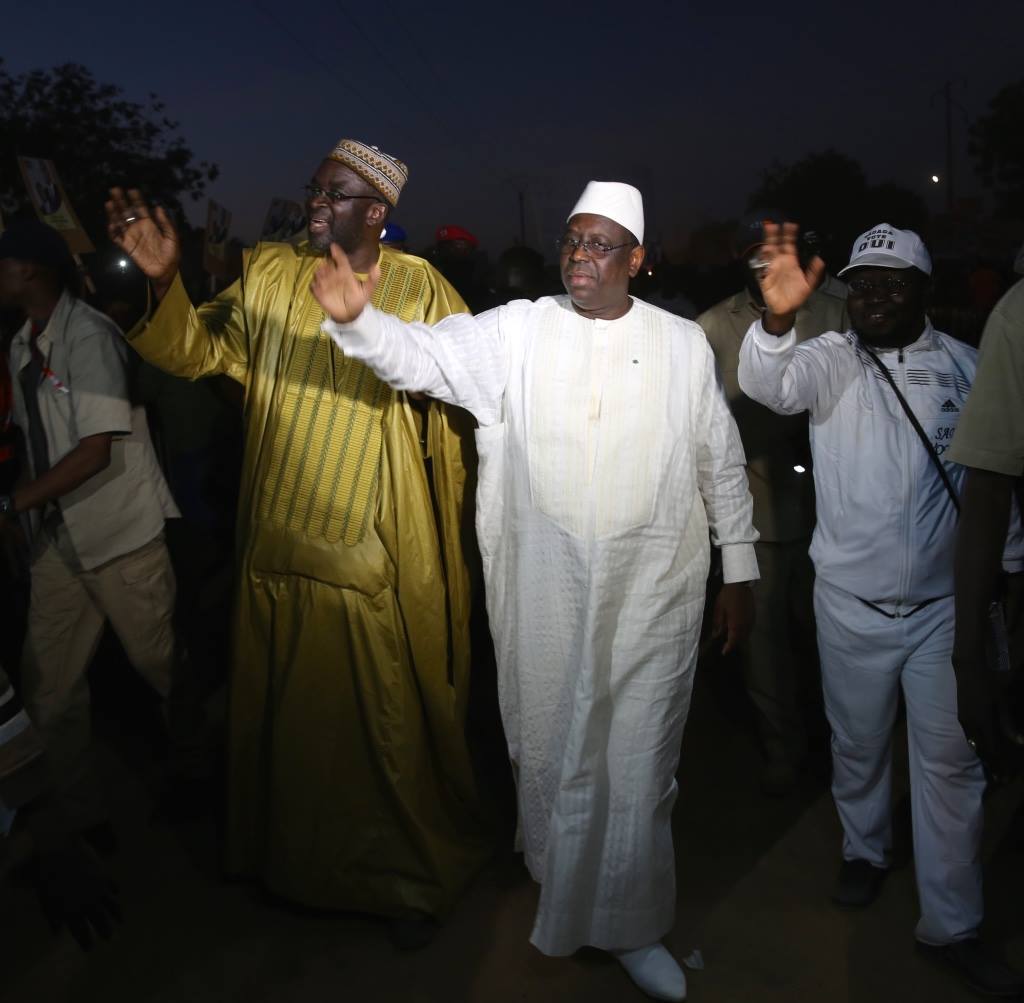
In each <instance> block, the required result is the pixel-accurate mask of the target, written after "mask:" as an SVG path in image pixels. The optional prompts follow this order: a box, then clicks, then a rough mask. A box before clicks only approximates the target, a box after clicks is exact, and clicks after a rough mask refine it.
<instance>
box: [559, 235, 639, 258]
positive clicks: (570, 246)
mask: <svg viewBox="0 0 1024 1003" xmlns="http://www.w3.org/2000/svg"><path fill="white" fill-rule="evenodd" d="M555 246H556V247H557V248H558V250H559V251H560V252H561V253H562V254H573V253H574V252H575V251H576V249H577V248H580V247H582V248H583V250H584V251H586V252H587V254H589V255H590V256H591V257H592V258H603V257H604V256H605V255H606V254H611V253H612V251H617V250H618V249H619V248H620V247H632V246H633V245H632V244H631V243H629V241H627V242H626V243H625V244H605V243H602V242H601V241H600V240H578V239H577V238H576V237H570V236H569V234H566V235H565V236H564V237H559V238H558V240H556V241H555Z"/></svg>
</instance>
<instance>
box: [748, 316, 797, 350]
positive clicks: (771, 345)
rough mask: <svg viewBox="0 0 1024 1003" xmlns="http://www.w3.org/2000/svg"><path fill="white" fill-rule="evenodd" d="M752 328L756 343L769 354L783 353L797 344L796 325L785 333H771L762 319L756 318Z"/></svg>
mask: <svg viewBox="0 0 1024 1003" xmlns="http://www.w3.org/2000/svg"><path fill="white" fill-rule="evenodd" d="M750 330H751V331H753V332H754V344H755V345H757V347H758V348H759V349H760V350H761V351H762V352H766V353H767V354H768V355H773V354H774V355H781V354H782V353H783V352H788V351H789V350H790V349H791V348H792V347H793V346H794V345H795V344H796V327H791V328H790V329H789V330H788V331H787V332H786V333H785V334H769V333H768V332H767V331H766V330H765V329H764V324H763V323H762V321H761V320H755V321H754V323H753V324H751V325H750Z"/></svg>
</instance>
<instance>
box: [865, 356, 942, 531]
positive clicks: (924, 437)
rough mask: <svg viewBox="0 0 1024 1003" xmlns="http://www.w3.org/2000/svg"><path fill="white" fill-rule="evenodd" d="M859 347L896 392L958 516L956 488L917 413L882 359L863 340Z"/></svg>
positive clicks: (897, 398)
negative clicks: (869, 357)
mask: <svg viewBox="0 0 1024 1003" xmlns="http://www.w3.org/2000/svg"><path fill="white" fill-rule="evenodd" d="M860 347H861V348H863V349H864V351H865V352H867V353H868V355H870V356H871V359H872V361H873V362H874V363H875V365H876V366H878V370H879V372H880V373H881V374H882V375H883V376H884V377H885V378H886V380H887V381H888V383H889V386H891V387H892V390H893V393H894V394H896V400H898V401H899V402H900V407H902V408H903V410H904V411H905V412H906V415H907V417H908V418H909V419H910V424H911V425H913V426H914V431H915V432H917V435H918V437H919V438H920V440H921V442H923V443H924V448H925V449H927V450H928V455H929V456H930V457H931V460H932V463H934V464H935V469H936V470H937V471H938V472H939V476H940V477H941V478H942V483H943V484H944V485H945V486H946V490H947V491H948V492H949V500H950V501H951V502H952V503H953V508H954V509H955V510H956V514H957V515H958V516H959V515H960V498H959V496H958V495H957V493H956V489H955V488H954V487H953V482H952V481H951V480H950V479H949V474H948V473H947V471H946V466H945V464H944V463H943V462H942V460H940V459H939V454H938V453H936V452H935V447H934V446H933V445H932V441H931V439H929V438H928V433H927V432H925V430H924V429H923V428H921V423H920V422H919V421H918V420H917V415H916V414H914V412H913V411H912V410H911V407H910V405H909V404H908V403H907V399H906V397H904V396H903V394H901V393H900V388H899V387H898V386H896V381H895V380H894V379H893V378H892V373H890V372H889V370H888V369H887V368H886V367H885V366H883V365H882V360H881V359H879V357H878V356H877V355H875V353H874V352H873V351H871V349H870V348H868V346H867V345H865V344H864V343H863V342H861V346H860Z"/></svg>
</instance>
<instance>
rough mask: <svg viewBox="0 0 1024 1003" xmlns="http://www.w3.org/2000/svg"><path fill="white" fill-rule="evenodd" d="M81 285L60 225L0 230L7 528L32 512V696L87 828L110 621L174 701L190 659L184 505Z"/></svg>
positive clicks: (67, 791)
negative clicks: (174, 526)
mask: <svg viewBox="0 0 1024 1003" xmlns="http://www.w3.org/2000/svg"><path fill="white" fill-rule="evenodd" d="M76 287H77V269H76V268H75V263H74V261H73V260H72V258H71V254H70V253H69V251H68V249H67V247H66V245H65V244H64V241H63V239H62V238H61V236H60V235H59V234H58V233H57V231H56V230H54V229H52V228H51V227H49V226H46V225H45V224H44V223H40V222H38V221H36V220H31V221H25V222H20V223H15V224H13V225H12V226H11V227H10V228H9V229H8V230H7V231H6V232H5V233H4V234H3V236H2V237H0V304H2V305H5V306H9V307H16V308H18V309H20V310H21V312H22V313H23V314H24V315H25V318H26V320H25V324H24V326H23V327H22V328H21V330H20V331H18V332H17V334H16V335H15V336H14V340H13V342H12V344H11V376H12V384H13V390H14V416H15V422H16V423H17V425H18V427H19V428H20V429H21V430H22V433H23V435H24V437H25V442H26V445H27V448H26V455H27V466H28V477H27V478H25V479H24V480H23V481H22V483H20V484H19V486H18V488H17V490H16V491H15V492H14V494H13V495H10V496H2V495H0V530H3V529H4V526H3V525H2V524H3V523H4V522H5V521H6V520H9V519H10V518H11V516H12V514H13V513H25V514H26V516H27V518H28V521H29V522H30V524H31V528H32V546H33V554H32V596H31V602H30V608H29V623H28V637H27V639H26V644H25V654H24V662H23V666H22V674H23V685H24V691H25V703H26V707H27V709H28V712H29V715H30V717H31V718H32V720H33V721H34V722H35V724H36V726H37V727H38V728H39V730H40V732H41V734H42V736H43V738H44V740H45V742H46V745H47V748H48V751H49V754H50V758H51V761H52V763H53V770H54V779H55V784H56V787H57V793H58V794H59V796H60V797H61V800H62V804H63V806H64V811H65V813H66V816H67V822H68V824H69V825H70V826H71V827H72V828H78V829H88V828H92V827H94V826H97V825H100V824H102V823H104V822H105V814H106V812H105V807H104V805H103V800H102V797H101V794H100V790H99V785H98V783H97V778H96V775H95V772H94V771H93V769H92V768H91V766H90V763H89V756H88V752H89V734H90V714H89V684H88V682H87V680H86V670H87V669H88V667H89V663H90V661H92V656H93V653H94V652H95V651H96V646H97V645H98V644H99V641H100V636H101V634H102V631H103V626H104V623H105V622H107V621H109V622H110V624H111V626H112V628H113V629H114V632H115V633H116V634H117V636H118V638H119V639H120V641H121V644H122V646H123V648H124V650H125V653H126V654H127V656H128V659H129V660H130V661H131V663H132V665H133V666H134V667H135V669H136V670H137V671H138V672H139V674H140V675H142V676H143V678H144V679H145V680H146V681H147V682H148V683H149V684H150V685H151V686H152V687H153V689H154V690H156V692H157V693H158V694H159V695H160V696H161V697H162V698H164V699H165V700H168V699H169V698H170V697H171V695H172V688H173V687H172V684H173V683H174V682H175V681H176V675H177V671H178V668H179V666H180V665H181V664H182V663H181V662H180V661H179V657H178V656H179V649H178V647H177V645H176V643H175V634H174V628H173V613H174V597H175V582H174V573H173V571H172V570H171V562H170V557H169V555H168V553H167V547H166V546H165V545H164V540H163V531H164V519H165V518H169V517H172V516H176V515H177V514H178V510H177V508H176V507H175V505H174V502H173V500H172V499H171V496H170V492H169V491H168V489H167V485H166V483H165V482H164V479H163V475H162V474H161V473H160V469H159V467H158V466H157V462H156V455H155V453H154V452H153V447H152V445H151V443H150V441H149V434H148V430H147V428H146V420H145V415H144V414H143V412H142V410H141V409H133V408H132V406H131V404H130V402H129V399H128V385H127V374H126V370H125V354H126V349H125V346H124V340H123V339H122V337H121V332H120V331H119V330H118V328H117V326H116V325H115V324H114V322H113V321H112V320H110V319H109V318H108V317H105V316H104V315H103V314H101V313H99V312H98V311H96V310H93V309H92V307H90V306H89V305H88V304H86V303H84V302H83V301H82V300H80V299H79V298H78V297H77V296H76V295H75V289H76ZM170 723H171V724H172V726H173V725H174V724H175V722H174V720H172V721H171V722H170Z"/></svg>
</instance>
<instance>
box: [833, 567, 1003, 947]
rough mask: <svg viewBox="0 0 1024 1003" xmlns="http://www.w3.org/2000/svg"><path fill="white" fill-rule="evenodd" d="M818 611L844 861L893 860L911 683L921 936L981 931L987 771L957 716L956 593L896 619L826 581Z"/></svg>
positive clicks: (937, 938)
mask: <svg viewBox="0 0 1024 1003" xmlns="http://www.w3.org/2000/svg"><path fill="white" fill-rule="evenodd" d="M814 612H815V616H816V618H817V625H818V648H819V652H820V655H821V675H822V683H823V686H824V692H825V712H826V714H827V715H828V719H829V723H830V724H831V726H832V763H833V774H832V795H833V797H834V798H835V802H836V808H837V809H838V811H839V818H840V821H841V822H842V824H843V833H844V837H843V857H844V858H845V859H846V860H854V859H858V858H859V859H862V860H867V861H869V862H870V863H872V864H875V865H876V866H878V867H885V866H887V865H888V863H889V852H890V849H891V844H892V801H891V798H892V732H893V724H894V722H895V718H896V707H897V700H898V689H899V687H900V686H902V687H903V696H904V700H905V702H906V706H907V737H908V741H909V752H910V792H911V795H910V796H911V813H912V817H913V823H914V869H915V873H916V877H917V892H918V899H919V901H920V905H921V918H920V920H919V921H918V924H917V930H916V936H917V939H918V940H921V941H924V942H925V943H928V944H946V943H951V942H953V941H956V940H963V939H965V938H967V937H971V936H973V935H974V934H975V932H976V931H977V928H978V925H979V924H980V923H981V918H982V912H983V907H982V893H981V858H980V848H981V827H982V806H981V796H982V792H983V791H984V789H985V778H984V773H983V771H982V768H981V763H980V762H979V761H978V758H977V756H975V754H974V752H973V751H972V750H971V748H970V746H969V745H968V744H967V741H966V739H965V738H964V734H963V731H962V730H961V728H960V724H959V722H958V721H957V716H956V680H955V678H954V676H953V665H952V662H951V660H950V658H951V654H952V650H953V599H952V597H948V598H945V599H940V600H939V601H937V602H934V603H932V604H931V605H929V606H926V607H925V608H924V609H920V610H918V611H917V612H916V613H914V614H913V615H911V616H904V617H901V618H899V619H889V618H887V617H885V616H883V615H882V614H881V613H880V612H878V611H877V610H873V609H871V608H869V607H868V606H865V605H864V604H863V603H862V602H861V601H860V600H859V599H857V598H856V596H853V595H851V594H850V593H848V592H844V591H842V590H841V589H837V588H835V587H834V586H831V585H828V584H827V583H825V582H823V581H822V580H821V579H820V578H819V579H818V580H817V582H816V583H815V587H814Z"/></svg>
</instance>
